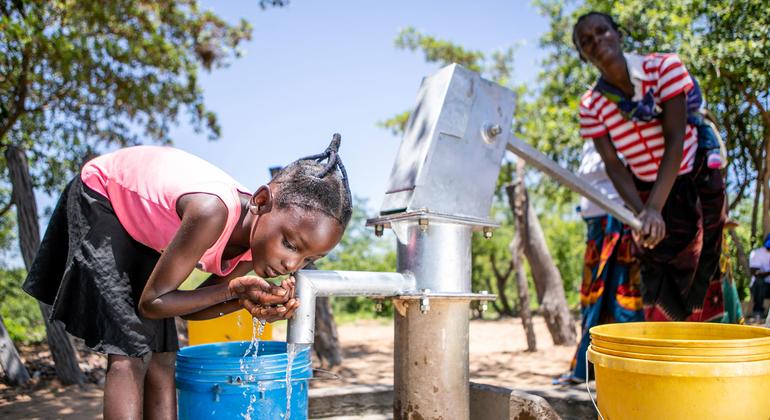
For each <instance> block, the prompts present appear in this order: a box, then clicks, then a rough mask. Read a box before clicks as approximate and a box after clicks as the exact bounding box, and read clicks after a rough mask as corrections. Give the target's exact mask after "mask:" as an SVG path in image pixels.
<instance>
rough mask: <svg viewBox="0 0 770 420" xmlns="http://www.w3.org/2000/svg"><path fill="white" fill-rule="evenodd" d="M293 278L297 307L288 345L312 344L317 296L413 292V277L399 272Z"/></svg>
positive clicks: (310, 274) (316, 273)
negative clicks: (297, 300)
mask: <svg viewBox="0 0 770 420" xmlns="http://www.w3.org/2000/svg"><path fill="white" fill-rule="evenodd" d="M294 279H295V280H296V288H297V298H299V301H300V306H299V308H297V311H296V312H295V313H294V317H292V318H291V319H290V320H289V327H288V330H287V333H286V342H288V343H291V344H308V345H309V344H312V343H313V336H314V333H315V299H316V297H318V296H367V297H372V298H384V297H391V296H397V295H400V294H405V293H408V292H413V291H414V290H415V280H414V277H412V276H411V275H409V274H402V273H380V272H367V271H322V270H302V271H298V272H297V273H296V274H295V275H294Z"/></svg>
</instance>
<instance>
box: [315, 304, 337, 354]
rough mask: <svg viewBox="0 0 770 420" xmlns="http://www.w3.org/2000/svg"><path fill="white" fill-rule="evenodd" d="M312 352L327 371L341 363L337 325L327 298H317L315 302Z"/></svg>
mask: <svg viewBox="0 0 770 420" xmlns="http://www.w3.org/2000/svg"><path fill="white" fill-rule="evenodd" d="M313 338H314V340H315V342H314V343H313V350H315V354H316V355H317V356H318V359H319V360H320V362H321V365H322V366H325V367H326V368H327V369H330V368H333V367H334V366H338V365H339V364H341V363H342V352H341V351H340V340H339V338H338V336H337V325H336V324H335V322H334V314H333V313H332V307H331V304H330V303H329V298H328V297H325V296H323V297H317V298H316V301H315V335H314V336H313Z"/></svg>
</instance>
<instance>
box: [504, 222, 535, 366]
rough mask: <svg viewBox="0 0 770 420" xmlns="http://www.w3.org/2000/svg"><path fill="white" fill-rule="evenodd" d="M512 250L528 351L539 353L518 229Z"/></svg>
mask: <svg viewBox="0 0 770 420" xmlns="http://www.w3.org/2000/svg"><path fill="white" fill-rule="evenodd" d="M510 248H511V256H512V257H513V267H514V270H515V274H514V276H515V277H516V289H517V290H518V292H519V316H521V325H522V326H523V327H524V333H525V334H526V335H527V351H537V336H535V325H534V324H533V323H532V311H530V309H529V308H530V301H529V284H528V282H527V275H526V273H524V264H523V262H522V259H521V254H522V252H523V250H522V241H521V235H520V234H519V230H518V229H517V230H516V232H515V233H514V236H513V241H511V246H510Z"/></svg>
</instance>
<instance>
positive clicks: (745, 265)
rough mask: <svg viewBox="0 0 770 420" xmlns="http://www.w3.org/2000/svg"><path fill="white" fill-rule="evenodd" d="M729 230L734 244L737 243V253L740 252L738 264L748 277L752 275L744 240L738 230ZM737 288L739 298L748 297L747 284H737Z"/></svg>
mask: <svg viewBox="0 0 770 420" xmlns="http://www.w3.org/2000/svg"><path fill="white" fill-rule="evenodd" d="M727 231H728V232H729V233H730V238H731V239H732V240H733V244H735V251H736V252H735V253H736V254H738V265H739V266H740V267H741V271H743V274H745V275H746V277H750V276H751V268H750V267H749V259H748V257H746V250H745V249H743V242H741V238H739V237H738V232H736V231H735V229H728V230H727ZM736 288H737V289H738V298H739V299H740V300H741V301H743V299H745V298H746V291H745V288H746V284H745V283H741V284H737V285H736Z"/></svg>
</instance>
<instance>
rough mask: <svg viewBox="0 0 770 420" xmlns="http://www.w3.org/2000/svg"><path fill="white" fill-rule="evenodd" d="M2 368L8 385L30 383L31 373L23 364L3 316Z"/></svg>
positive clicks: (0, 325)
mask: <svg viewBox="0 0 770 420" xmlns="http://www.w3.org/2000/svg"><path fill="white" fill-rule="evenodd" d="M0 367H2V368H3V372H5V376H6V378H8V383H9V384H10V385H12V386H16V385H24V384H25V383H27V381H29V372H27V368H26V367H25V366H24V363H22V361H21V358H20V357H19V352H17V351H16V346H14V345H13V340H11V336H10V335H9V334H8V330H7V329H5V324H4V323H3V317H2V316H0Z"/></svg>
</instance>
